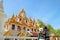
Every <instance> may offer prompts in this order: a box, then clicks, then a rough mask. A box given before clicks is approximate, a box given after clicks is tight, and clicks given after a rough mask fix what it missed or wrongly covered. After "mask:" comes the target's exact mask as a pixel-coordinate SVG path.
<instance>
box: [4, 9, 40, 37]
mask: <svg viewBox="0 0 60 40" xmlns="http://www.w3.org/2000/svg"><path fill="white" fill-rule="evenodd" d="M38 28H39V27H38V25H37V23H36V21H35V19H32V18H28V17H27V16H26V12H25V10H24V9H22V10H21V11H20V12H19V13H18V14H17V15H16V16H14V13H13V15H12V17H11V18H9V19H8V21H6V22H5V23H4V29H5V32H4V34H3V36H26V35H29V36H37V35H38Z"/></svg>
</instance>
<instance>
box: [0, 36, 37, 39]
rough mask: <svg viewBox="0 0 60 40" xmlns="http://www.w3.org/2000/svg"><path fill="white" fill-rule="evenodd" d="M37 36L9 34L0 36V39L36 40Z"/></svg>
mask: <svg viewBox="0 0 60 40" xmlns="http://www.w3.org/2000/svg"><path fill="white" fill-rule="evenodd" d="M37 39H38V37H10V36H4V37H3V36H0V40H37Z"/></svg>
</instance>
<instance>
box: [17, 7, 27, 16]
mask: <svg viewBox="0 0 60 40" xmlns="http://www.w3.org/2000/svg"><path fill="white" fill-rule="evenodd" d="M18 15H19V16H23V17H25V16H26V14H25V10H24V8H23V9H22V10H21V12H20V13H19V14H18Z"/></svg>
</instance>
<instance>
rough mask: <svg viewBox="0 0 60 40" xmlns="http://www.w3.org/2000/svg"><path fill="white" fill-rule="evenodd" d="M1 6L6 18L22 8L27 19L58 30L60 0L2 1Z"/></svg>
mask: <svg viewBox="0 0 60 40" xmlns="http://www.w3.org/2000/svg"><path fill="white" fill-rule="evenodd" d="M3 6H4V11H5V13H6V14H7V17H8V18H9V17H11V16H12V14H13V13H14V15H17V14H18V13H19V12H20V11H21V10H22V9H23V8H24V10H25V11H26V15H27V17H31V18H33V19H36V20H37V19H40V20H42V21H43V22H44V23H46V24H51V25H52V26H53V27H54V28H55V29H60V0H4V3H3Z"/></svg>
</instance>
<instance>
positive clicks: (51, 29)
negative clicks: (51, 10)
mask: <svg viewBox="0 0 60 40" xmlns="http://www.w3.org/2000/svg"><path fill="white" fill-rule="evenodd" d="M47 28H48V29H49V31H50V33H54V32H55V29H54V28H53V27H52V26H51V25H50V24H47Z"/></svg>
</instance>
